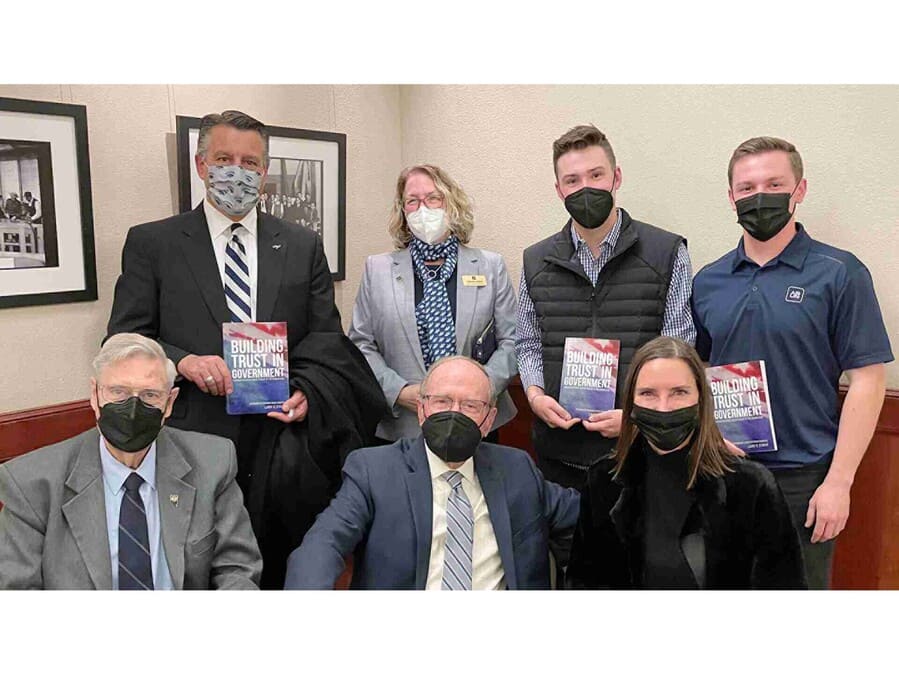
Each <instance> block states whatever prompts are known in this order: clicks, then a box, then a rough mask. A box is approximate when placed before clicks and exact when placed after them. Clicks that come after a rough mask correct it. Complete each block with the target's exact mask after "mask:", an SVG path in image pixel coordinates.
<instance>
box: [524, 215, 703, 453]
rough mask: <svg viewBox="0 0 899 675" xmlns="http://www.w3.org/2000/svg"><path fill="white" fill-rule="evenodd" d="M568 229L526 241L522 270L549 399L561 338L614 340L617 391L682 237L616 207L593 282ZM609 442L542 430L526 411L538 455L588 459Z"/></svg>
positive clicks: (648, 332) (652, 326) (659, 312)
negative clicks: (606, 251)
mask: <svg viewBox="0 0 899 675" xmlns="http://www.w3.org/2000/svg"><path fill="white" fill-rule="evenodd" d="M571 228H572V225H571V221H570V220H569V221H568V223H567V224H566V225H565V227H563V228H562V230H561V231H560V232H556V233H555V234H554V235H552V236H551V237H547V238H546V239H544V240H543V241H540V242H537V243H536V244H533V245H532V246H529V247H528V248H527V249H526V250H525V252H524V268H523V271H522V274H523V275H524V276H525V278H526V279H527V286H528V294H529V295H530V297H531V300H532V301H533V303H534V310H535V312H536V315H537V324H538V325H539V327H540V341H541V344H542V351H543V380H544V386H543V389H544V391H546V393H547V394H549V395H550V396H552V397H553V398H555V399H558V398H559V391H560V386H561V382H562V365H563V361H564V350H565V339H566V338H569V337H593V338H607V339H615V340H619V341H620V343H621V345H620V347H621V350H620V354H619V361H618V391H619V392H621V391H623V390H624V379H625V377H626V375H627V371H628V366H629V365H630V362H631V359H632V358H633V355H634V352H635V351H636V350H637V349H639V348H640V347H641V346H642V345H644V344H646V343H647V342H649V341H650V340H652V339H653V338H655V337H658V336H659V334H660V333H661V330H662V326H663V323H664V315H665V307H666V305H667V301H668V288H669V285H670V283H671V275H672V272H673V269H674V264H675V261H676V260H677V252H678V249H679V248H680V245H681V244H682V243H686V242H685V240H684V238H683V237H681V236H680V235H678V234H674V233H672V232H667V231H665V230H662V229H659V228H657V227H654V226H652V225H649V224H647V223H642V222H640V221H638V220H633V219H632V218H631V217H630V215H628V213H627V211H625V210H624V209H621V231H620V233H619V235H618V241H617V243H616V244H615V250H614V251H613V253H612V257H611V258H610V259H609V261H608V262H607V263H606V264H605V265H603V267H602V270H600V272H599V276H598V277H597V279H596V284H595V285H594V284H592V283H591V282H590V278H589V277H588V276H587V274H586V272H584V268H583V266H582V265H581V262H580V260H579V259H578V256H577V252H576V250H575V248H574V244H573V243H572V240H571ZM613 446H614V442H613V441H612V440H609V439H605V438H603V437H602V436H601V435H599V434H597V433H595V432H591V431H587V430H586V429H584V427H583V426H582V425H580V424H577V425H575V426H574V427H572V428H571V429H550V428H549V427H548V426H547V425H546V423H545V422H543V421H542V420H540V419H539V418H537V417H535V418H534V449H535V450H536V452H537V454H538V455H539V456H540V457H548V458H552V459H556V460H564V461H568V462H574V463H576V464H580V465H582V466H589V465H590V464H592V463H593V462H594V461H596V460H597V459H599V458H600V457H602V456H603V455H605V454H606V453H607V452H609V451H610V450H611V449H612V447H613Z"/></svg>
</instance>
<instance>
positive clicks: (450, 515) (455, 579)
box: [440, 471, 474, 591]
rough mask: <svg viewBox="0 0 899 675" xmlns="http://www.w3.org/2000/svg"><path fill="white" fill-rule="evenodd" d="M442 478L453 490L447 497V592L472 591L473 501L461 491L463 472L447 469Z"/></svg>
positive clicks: (445, 558) (443, 584)
mask: <svg viewBox="0 0 899 675" xmlns="http://www.w3.org/2000/svg"><path fill="white" fill-rule="evenodd" d="M443 478H444V479H446V482H447V483H449V484H450V487H451V488H452V492H450V495H449V498H448V499H447V500H446V550H445V551H444V554H443V583H442V584H441V585H440V588H441V590H444V591H470V590H471V547H472V541H473V538H472V537H473V534H472V533H473V529H474V518H473V516H472V512H471V503H470V502H469V501H468V497H467V496H465V492H464V491H463V490H462V474H461V473H459V472H458V471H447V472H446V473H445V474H443Z"/></svg>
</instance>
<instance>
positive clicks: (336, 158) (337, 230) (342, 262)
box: [175, 115, 346, 281]
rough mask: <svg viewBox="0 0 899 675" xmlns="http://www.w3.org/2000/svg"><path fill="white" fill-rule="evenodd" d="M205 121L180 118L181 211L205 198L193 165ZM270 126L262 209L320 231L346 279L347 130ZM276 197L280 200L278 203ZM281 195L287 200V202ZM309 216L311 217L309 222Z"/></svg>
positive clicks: (332, 263) (336, 274)
mask: <svg viewBox="0 0 899 675" xmlns="http://www.w3.org/2000/svg"><path fill="white" fill-rule="evenodd" d="M200 122H201V118H199V117H187V116H184V115H177V116H176V117H175V137H176V138H175V142H176V146H177V165H178V209H179V212H180V213H184V212H185V211H190V210H192V209H193V208H196V206H197V205H198V204H199V203H200V202H201V201H202V199H203V197H204V188H203V183H202V181H200V178H199V176H197V173H196V169H195V167H194V155H195V154H196V147H197V138H198V137H199V131H200ZM266 131H267V132H268V134H269V173H268V176H267V177H266V183H265V186H264V194H265V197H264V198H263V200H261V201H260V205H259V207H258V208H259V209H260V210H262V211H265V212H272V213H273V215H276V216H278V217H280V218H283V219H285V220H288V221H291V222H296V223H297V224H299V225H302V226H305V227H309V228H310V229H312V230H314V231H316V232H318V234H319V235H320V236H321V238H322V242H323V244H324V248H325V256H326V257H327V259H328V265H329V267H330V270H331V277H332V278H333V280H334V281H343V280H344V279H345V278H346V134H341V133H335V132H330V131H315V130H312V129H293V128H290V127H274V126H266ZM332 183H333V184H332ZM274 199H277V200H278V202H277V203H274V201H273V200H274ZM281 199H284V200H285V203H284V204H281ZM270 200H272V201H270ZM288 202H290V203H289V204H288ZM304 216H306V217H308V219H309V220H308V223H307V220H306V217H304Z"/></svg>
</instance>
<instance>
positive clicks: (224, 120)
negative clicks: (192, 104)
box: [197, 110, 268, 166]
mask: <svg viewBox="0 0 899 675" xmlns="http://www.w3.org/2000/svg"><path fill="white" fill-rule="evenodd" d="M219 124H224V125H225V126H228V127H234V128H235V129H240V130H241V131H255V132H257V133H258V134H259V135H260V136H262V163H263V164H265V165H266V166H268V132H267V131H266V130H265V125H264V124H263V123H262V122H260V121H259V120H257V119H256V118H255V117H250V116H249V115H247V114H246V113H242V112H240V110H226V111H225V112H223V113H221V114H219V113H209V114H208V115H204V116H203V119H202V120H201V121H200V137H199V138H198V139H197V154H198V155H199V156H200V157H205V156H206V150H207V149H208V147H209V134H210V133H211V132H212V128H213V127H217V126H218V125H219Z"/></svg>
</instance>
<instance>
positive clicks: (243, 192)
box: [206, 164, 262, 218]
mask: <svg viewBox="0 0 899 675" xmlns="http://www.w3.org/2000/svg"><path fill="white" fill-rule="evenodd" d="M208 183H209V185H208V187H207V188H206V194H207V195H208V196H209V199H210V200H211V201H212V203H213V204H215V205H216V206H217V207H218V208H219V209H220V210H221V211H223V212H224V213H227V214H228V215H229V216H234V217H235V218H242V217H243V216H245V215H246V214H248V213H249V212H250V211H251V210H252V209H253V208H254V207H255V206H256V202H258V201H259V187H260V185H262V174H261V173H258V172H256V171H250V170H249V169H244V168H243V167H242V166H238V165H236V164H235V165H228V166H216V165H214V164H210V165H209V180H208Z"/></svg>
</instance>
